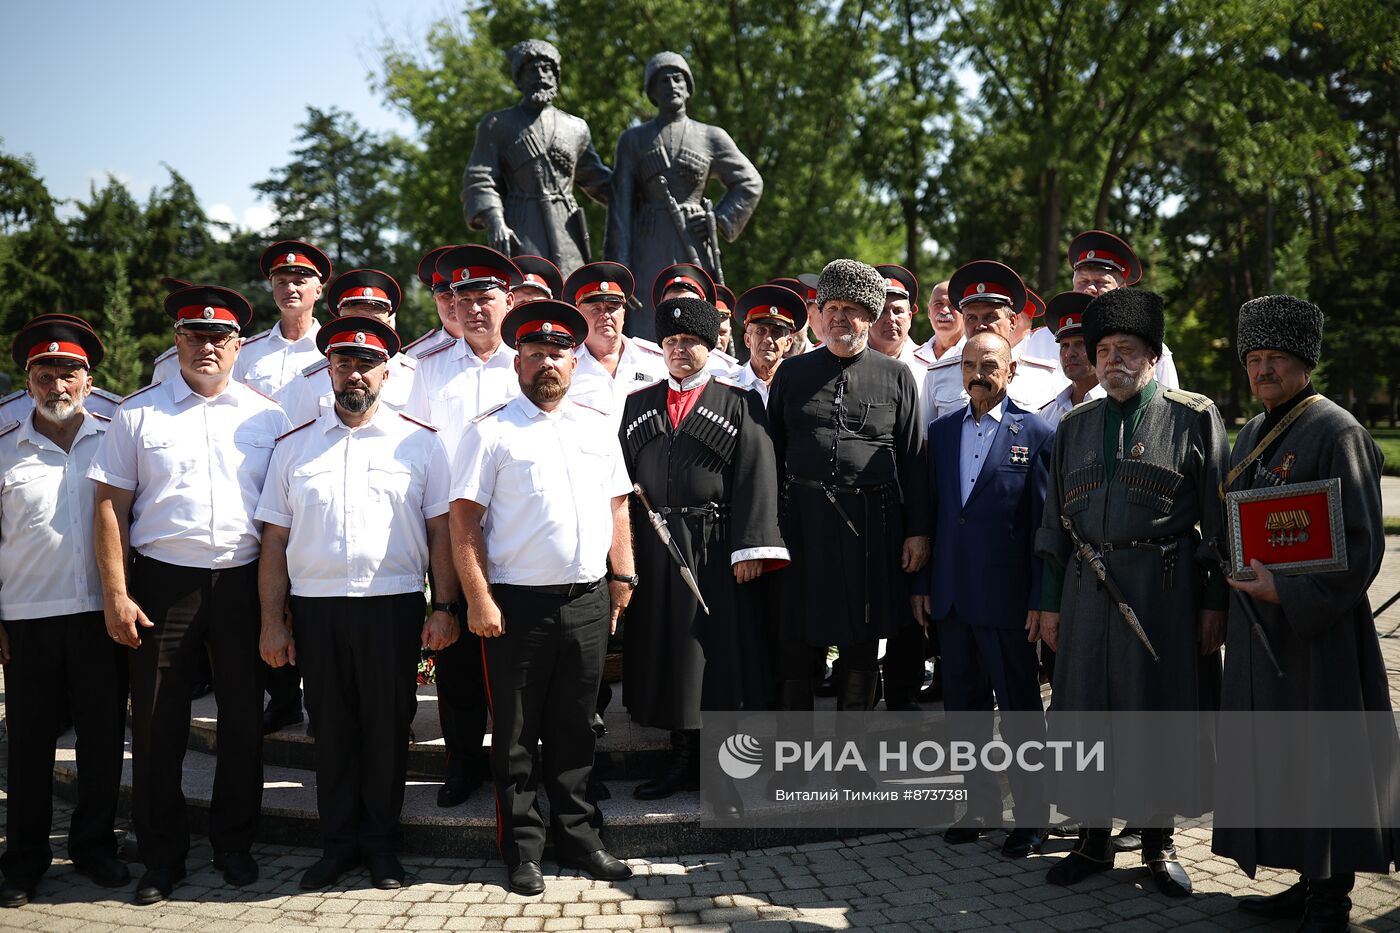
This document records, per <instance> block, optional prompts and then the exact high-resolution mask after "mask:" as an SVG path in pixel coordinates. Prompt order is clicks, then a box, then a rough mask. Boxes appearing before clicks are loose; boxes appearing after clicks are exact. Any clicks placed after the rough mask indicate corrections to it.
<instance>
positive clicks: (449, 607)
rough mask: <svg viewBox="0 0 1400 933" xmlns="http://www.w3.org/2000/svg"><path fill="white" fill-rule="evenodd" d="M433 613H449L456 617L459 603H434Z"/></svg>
mask: <svg viewBox="0 0 1400 933" xmlns="http://www.w3.org/2000/svg"><path fill="white" fill-rule="evenodd" d="M433 612H448V613H451V614H452V615H456V614H457V603H456V602H455V601H454V602H450V603H433Z"/></svg>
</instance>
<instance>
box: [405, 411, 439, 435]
mask: <svg viewBox="0 0 1400 933" xmlns="http://www.w3.org/2000/svg"><path fill="white" fill-rule="evenodd" d="M399 417H400V418H402V419H403V420H405V421H412V422H413V423H414V424H416V425H418V427H420V428H427V429H428V430H429V431H432V432H433V433H434V434H436V433H437V428H435V427H433V426H432V425H431V424H428V422H426V421H419V420H418V419H417V418H415V417H413V416H412V415H406V414H404V413H403V412H399Z"/></svg>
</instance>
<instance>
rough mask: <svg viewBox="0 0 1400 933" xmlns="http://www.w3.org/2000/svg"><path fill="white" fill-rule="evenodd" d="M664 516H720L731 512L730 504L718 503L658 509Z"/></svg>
mask: <svg viewBox="0 0 1400 933" xmlns="http://www.w3.org/2000/svg"><path fill="white" fill-rule="evenodd" d="M656 511H658V512H660V513H661V514H662V515H714V516H718V515H720V514H721V513H723V512H727V511H729V506H728V504H725V505H720V504H719V503H718V502H707V503H705V504H704V505H680V506H666V507H665V508H660V509H657V510H656Z"/></svg>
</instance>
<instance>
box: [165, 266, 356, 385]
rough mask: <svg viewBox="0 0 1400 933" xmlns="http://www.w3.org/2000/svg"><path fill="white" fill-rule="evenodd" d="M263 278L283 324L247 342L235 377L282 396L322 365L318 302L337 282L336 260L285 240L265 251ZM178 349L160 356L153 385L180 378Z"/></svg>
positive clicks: (241, 348)
mask: <svg viewBox="0 0 1400 933" xmlns="http://www.w3.org/2000/svg"><path fill="white" fill-rule="evenodd" d="M258 267H259V268H260V269H261V270H262V274H263V278H265V279H267V281H268V284H269V285H270V286H271V287H272V300H273V302H275V303H276V305H277V311H278V313H279V320H278V322H277V324H276V325H275V326H274V327H272V328H270V329H268V330H265V331H261V332H259V333H256V334H253V335H252V336H251V337H248V338H247V339H246V340H244V341H243V346H242V347H240V348H239V351H238V362H237V364H235V366H234V371H233V379H234V381H236V382H241V383H243V384H244V385H247V386H251V387H252V388H254V389H257V390H258V391H259V392H261V393H262V394H263V395H266V396H269V397H272V396H276V395H277V393H278V392H280V391H281V390H282V387H283V386H285V385H287V384H288V383H289V382H291V381H292V380H293V379H295V378H296V376H297V374H298V373H300V372H301V371H302V370H303V369H305V368H306V367H307V366H309V365H311V364H312V363H314V362H316V361H317V360H318V359H319V358H320V354H319V353H317V352H316V330H317V328H319V327H320V326H321V325H320V324H319V323H318V322H317V320H316V315H315V311H316V302H318V301H320V300H321V290H322V289H323V288H324V287H325V284H326V283H327V282H329V281H330V278H331V261H330V259H329V258H328V257H327V256H326V254H325V253H323V252H321V251H320V250H319V249H317V248H316V247H314V246H312V245H311V244H310V243H303V242H302V241H301V240H279V241H278V242H276V243H273V244H272V245H271V246H269V247H268V248H267V249H265V250H263V253H262V256H261V257H260V258H259V260H258ZM175 351H176V348H175V347H171V348H170V349H169V350H166V351H165V352H164V353H162V354H161V355H160V356H158V357H156V362H155V370H154V372H153V373H152V376H151V382H153V383H154V382H164V381H168V380H170V379H174V378H176V377H177V376H178V375H179V372H180V363H179V356H178V355H177V354H176V352H175Z"/></svg>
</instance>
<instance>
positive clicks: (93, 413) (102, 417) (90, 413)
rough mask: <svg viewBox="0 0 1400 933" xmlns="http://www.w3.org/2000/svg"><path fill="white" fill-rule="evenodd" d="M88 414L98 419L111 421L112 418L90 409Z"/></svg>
mask: <svg viewBox="0 0 1400 933" xmlns="http://www.w3.org/2000/svg"><path fill="white" fill-rule="evenodd" d="M88 414H89V415H92V416H93V417H94V418H96V419H97V420H98V421H111V420H112V419H111V418H108V417H107V416H106V415H102V414H98V413H97V412H95V411H90V412H88Z"/></svg>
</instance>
